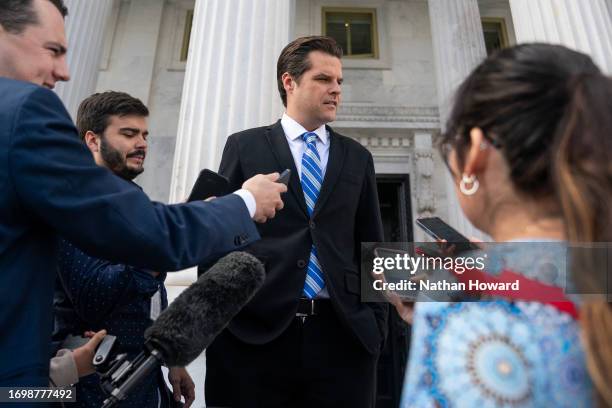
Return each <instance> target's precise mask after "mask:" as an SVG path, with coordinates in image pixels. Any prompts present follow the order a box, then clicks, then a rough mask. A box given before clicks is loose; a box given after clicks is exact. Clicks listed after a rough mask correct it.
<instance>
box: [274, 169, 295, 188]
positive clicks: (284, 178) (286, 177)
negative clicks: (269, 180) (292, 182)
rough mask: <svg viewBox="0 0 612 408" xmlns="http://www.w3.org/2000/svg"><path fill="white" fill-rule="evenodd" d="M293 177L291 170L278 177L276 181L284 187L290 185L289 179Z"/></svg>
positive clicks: (286, 170)
mask: <svg viewBox="0 0 612 408" xmlns="http://www.w3.org/2000/svg"><path fill="white" fill-rule="evenodd" d="M290 177H291V170H289V169H285V170H284V171H283V172H282V173H281V174H280V176H279V177H278V180H276V182H277V183H283V184H284V185H289V178H290Z"/></svg>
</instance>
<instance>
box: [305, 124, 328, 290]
mask: <svg viewBox="0 0 612 408" xmlns="http://www.w3.org/2000/svg"><path fill="white" fill-rule="evenodd" d="M302 139H303V140H304V142H305V143H306V150H305V151H304V155H303V156H302V190H303V191H304V198H305V199H306V206H307V207H308V215H310V216H311V217H312V212H313V210H314V207H315V203H316V202H317V198H318V197H319V192H320V191H321V184H322V183H323V172H322V171H321V158H320V157H319V152H317V134H316V133H314V132H306V133H304V134H303V135H302ZM324 286H325V281H324V280H323V271H322V268H321V264H320V263H319V259H318V258H317V249H316V248H315V246H314V244H313V245H312V249H311V250H310V259H309V260H308V272H307V273H306V282H305V283H304V295H305V296H306V297H307V298H309V299H313V298H314V297H315V296H317V293H319V292H320V291H321V289H323V287H324Z"/></svg>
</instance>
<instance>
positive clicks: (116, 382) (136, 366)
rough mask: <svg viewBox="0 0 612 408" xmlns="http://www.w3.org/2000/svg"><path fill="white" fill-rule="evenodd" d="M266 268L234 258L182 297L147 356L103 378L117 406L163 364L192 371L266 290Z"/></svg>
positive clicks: (148, 342) (152, 335)
mask: <svg viewBox="0 0 612 408" xmlns="http://www.w3.org/2000/svg"><path fill="white" fill-rule="evenodd" d="M264 279H265V270H264V266H263V264H262V263H261V262H260V261H259V260H258V259H257V258H255V257H254V256H252V255H250V254H248V253H246V252H232V253H230V254H229V255H227V256H225V257H223V258H221V259H220V260H219V261H218V262H217V263H216V264H215V265H213V266H212V267H211V268H210V269H209V270H208V271H207V272H206V273H205V274H203V275H202V276H200V278H199V279H198V280H197V281H196V282H195V283H193V284H192V285H191V286H189V287H188V288H187V289H185V291H183V293H181V294H180V295H179V296H178V297H177V298H176V299H175V300H174V302H172V304H170V306H169V307H168V308H167V309H166V310H165V311H163V312H162V313H161V314H160V315H159V317H158V318H157V320H156V321H155V323H153V325H152V326H151V327H149V328H148V329H147V330H146V331H145V347H144V350H143V351H142V352H141V353H140V354H139V355H138V356H137V357H136V358H135V359H134V360H133V361H127V359H126V356H125V355H120V356H117V358H116V360H115V362H114V363H112V364H111V365H110V368H109V369H108V371H106V372H104V373H102V374H101V381H100V382H101V385H102V388H103V389H104V390H105V391H106V392H107V393H108V394H110V396H109V397H108V398H107V399H106V400H105V401H104V405H103V408H109V407H113V406H115V404H117V403H118V402H119V401H121V400H124V399H126V398H127V396H128V395H129V393H130V391H131V390H132V389H133V388H134V387H135V386H137V385H138V384H139V383H140V381H141V380H142V379H143V378H145V377H147V376H148V375H149V374H150V373H151V372H152V371H153V370H156V369H157V368H158V367H160V366H161V365H162V364H165V365H166V366H168V367H171V366H180V367H183V366H186V365H188V364H189V363H191V362H192V361H193V360H195V359H196V358H197V357H198V356H199V355H200V354H201V353H202V351H204V349H205V348H206V347H208V346H209V345H210V343H212V341H213V340H214V338H215V337H216V336H217V335H218V334H219V333H220V332H221V331H222V330H223V329H224V328H225V327H226V326H227V325H228V324H229V322H230V321H231V320H232V318H233V317H234V316H236V314H238V312H239V311H240V310H241V309H242V308H243V307H244V306H245V305H246V304H247V303H248V301H249V300H251V298H252V297H253V295H254V294H255V292H257V290H259V288H260V287H261V286H262V285H263V281H264Z"/></svg>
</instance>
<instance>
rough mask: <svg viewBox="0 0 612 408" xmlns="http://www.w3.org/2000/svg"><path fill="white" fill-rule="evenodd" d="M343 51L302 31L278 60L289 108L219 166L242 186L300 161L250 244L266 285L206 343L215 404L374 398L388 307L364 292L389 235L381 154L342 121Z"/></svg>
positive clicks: (249, 133) (360, 402)
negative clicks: (381, 195) (363, 275)
mask: <svg viewBox="0 0 612 408" xmlns="http://www.w3.org/2000/svg"><path fill="white" fill-rule="evenodd" d="M341 55H342V50H341V49H340V48H339V47H338V45H337V44H336V43H335V41H334V40H333V39H331V38H328V37H306V38H299V39H297V40H295V41H293V42H292V43H290V44H289V45H287V46H286V47H285V49H284V50H283V51H282V53H281V55H280V57H279V60H278V65H277V78H278V86H279V91H280V94H281V98H282V99H283V103H284V104H285V106H286V108H287V110H286V113H285V114H284V115H283V117H282V119H281V120H279V121H278V122H276V123H275V124H274V125H271V126H266V127H262V128H256V129H249V130H246V131H243V132H240V133H237V134H234V135H231V136H230V137H229V138H228V140H227V144H226V146H225V150H224V152H223V158H222V160H221V166H220V170H219V172H220V173H221V174H223V175H225V176H226V177H228V178H229V179H230V182H231V184H232V186H239V185H240V184H241V183H242V182H243V181H244V180H245V179H246V178H248V177H250V175H252V174H256V173H259V172H268V171H282V170H284V169H290V170H291V178H290V181H289V190H290V191H289V192H288V193H287V194H285V195H284V197H283V198H284V201H285V209H284V210H283V212H282V214H279V216H278V217H277V218H276V219H274V220H273V221H271V222H269V223H268V224H266V225H263V226H261V227H260V228H259V232H260V234H261V237H262V239H261V241H259V242H257V243H255V244H253V245H250V247H249V249H248V250H249V251H250V252H252V253H253V254H254V255H256V256H257V257H259V258H260V259H261V260H262V261H263V262H264V263H265V265H266V271H267V278H266V281H265V283H264V286H263V288H262V289H261V290H260V291H259V293H257V294H256V295H255V297H254V298H253V300H252V301H251V302H250V303H249V304H248V305H247V306H246V307H245V308H244V309H243V310H242V311H241V312H240V313H239V314H238V316H237V317H235V318H234V319H233V321H232V322H231V323H230V325H229V328H228V329H227V330H226V331H224V332H223V333H222V334H221V335H220V336H219V337H218V338H217V339H216V340H215V341H214V343H213V344H212V345H211V346H210V347H209V348H208V349H207V353H206V361H207V370H206V390H205V396H206V401H207V405H208V406H211V407H215V406H232V407H298V406H305V407H340V406H346V407H372V406H373V405H374V401H375V390H376V387H375V385H376V365H377V361H378V356H379V353H380V350H381V348H382V346H383V343H384V340H385V336H386V316H387V308H386V305H383V304H368V303H363V302H361V300H360V281H361V280H360V275H359V260H360V245H361V242H366V241H376V242H378V241H382V239H383V233H382V224H381V217H380V210H379V206H378V196H377V192H376V179H375V174H374V164H373V160H372V155H371V154H370V153H369V152H368V150H366V149H365V148H364V147H362V146H361V145H360V144H359V143H358V142H356V141H354V140H352V139H350V138H347V137H345V136H342V135H340V134H338V133H336V132H334V131H333V130H332V129H331V128H330V127H328V126H326V125H325V124H326V123H328V122H331V121H333V120H335V117H336V109H337V107H338V104H339V103H340V94H341V84H342V64H341V61H340V57H341Z"/></svg>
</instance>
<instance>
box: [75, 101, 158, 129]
mask: <svg viewBox="0 0 612 408" xmlns="http://www.w3.org/2000/svg"><path fill="white" fill-rule="evenodd" d="M115 115H116V116H127V115H136V116H144V117H147V116H149V109H147V107H146V106H145V105H144V104H143V103H142V102H141V101H140V99H138V98H134V97H133V96H131V95H128V94H127V93H125V92H115V91H107V92H102V93H95V94H93V95H91V96H90V97H88V98H86V99H84V100H83V102H81V104H80V105H79V110H78V112H77V119H76V127H77V130H78V131H79V136H80V137H81V139H84V138H85V133H87V131H89V130H91V131H92V132H94V133H95V134H97V135H100V136H102V135H103V134H104V131H105V130H106V127H107V126H108V120H109V118H110V117H111V116H115Z"/></svg>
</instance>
